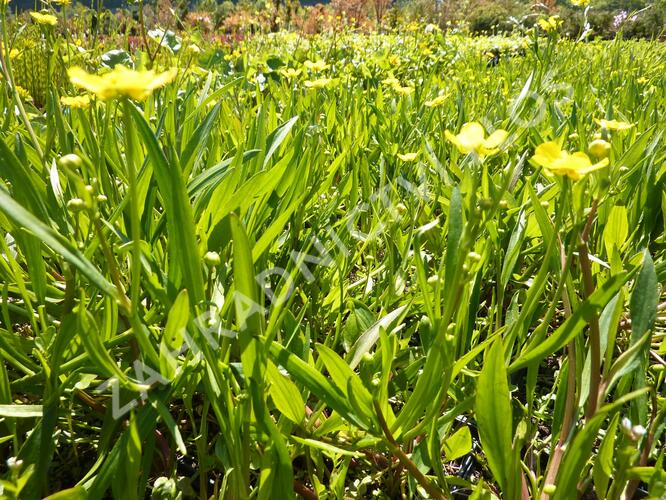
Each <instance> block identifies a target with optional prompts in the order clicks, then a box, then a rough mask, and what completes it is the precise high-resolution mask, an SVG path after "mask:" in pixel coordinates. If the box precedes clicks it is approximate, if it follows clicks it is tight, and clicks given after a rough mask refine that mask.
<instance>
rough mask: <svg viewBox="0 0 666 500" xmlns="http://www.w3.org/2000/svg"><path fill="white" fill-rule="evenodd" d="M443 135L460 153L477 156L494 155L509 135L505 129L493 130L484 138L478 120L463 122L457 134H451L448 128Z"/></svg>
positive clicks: (484, 134) (483, 132)
mask: <svg viewBox="0 0 666 500" xmlns="http://www.w3.org/2000/svg"><path fill="white" fill-rule="evenodd" d="M444 136H445V137H446V138H447V139H448V140H449V141H451V142H452V143H453V145H454V146H455V147H456V148H458V151H460V152H461V153H465V154H468V153H472V152H474V153H476V154H478V155H479V156H488V155H494V154H495V153H497V152H499V147H500V146H501V145H502V144H503V143H504V142H505V141H506V139H507V138H508V137H509V133H508V132H507V131H506V130H501V129H499V130H495V132H493V133H492V134H490V135H489V136H488V138H486V137H485V136H486V133H485V131H484V130H483V126H482V125H481V124H480V123H478V122H470V123H465V124H464V125H463V126H462V128H461V129H460V133H459V134H458V135H453V134H452V133H451V132H449V131H448V130H447V131H446V132H444Z"/></svg>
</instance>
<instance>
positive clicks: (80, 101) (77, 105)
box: [60, 95, 90, 109]
mask: <svg viewBox="0 0 666 500" xmlns="http://www.w3.org/2000/svg"><path fill="white" fill-rule="evenodd" d="M60 104H62V105H63V106H69V107H70V108H72V109H84V108H87V107H88V106H90V97H89V96H87V95H79V96H74V97H69V96H62V97H61V98H60Z"/></svg>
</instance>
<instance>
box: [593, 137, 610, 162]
mask: <svg viewBox="0 0 666 500" xmlns="http://www.w3.org/2000/svg"><path fill="white" fill-rule="evenodd" d="M588 149H589V151H590V154H591V155H592V156H596V157H597V158H606V157H607V156H608V154H609V153H610V149H611V145H610V144H608V142H606V141H604V140H603V139H596V140H594V141H592V142H591V143H590V147H589V148H588Z"/></svg>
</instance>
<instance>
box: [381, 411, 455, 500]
mask: <svg viewBox="0 0 666 500" xmlns="http://www.w3.org/2000/svg"><path fill="white" fill-rule="evenodd" d="M373 404H374V407H375V412H376V413H377V419H378V420H379V425H380V426H381V428H382V432H383V433H384V437H386V441H387V443H386V444H387V445H388V448H389V450H390V452H391V453H392V454H393V456H395V457H396V458H397V459H398V460H400V463H401V464H402V465H403V467H405V469H407V470H408V471H409V473H410V474H411V475H412V476H413V477H414V479H416V481H418V483H419V484H420V485H421V487H422V488H423V489H424V490H425V491H426V492H427V493H428V495H429V496H430V498H435V499H438V500H444V498H446V497H445V496H444V493H443V492H442V491H441V490H440V489H439V488H438V487H437V486H436V485H435V484H434V483H433V482H432V481H430V480H429V479H428V478H427V477H426V476H425V475H424V474H423V473H422V472H421V471H420V470H419V468H418V467H417V466H416V464H415V463H414V462H412V460H411V459H410V458H409V457H408V456H407V455H406V454H405V452H404V451H402V448H400V445H399V444H398V443H397V442H396V440H395V439H394V438H393V435H392V434H391V430H390V429H389V427H388V425H387V424H386V420H385V419H384V415H383V414H382V409H381V408H380V406H379V402H378V401H377V400H374V401H373Z"/></svg>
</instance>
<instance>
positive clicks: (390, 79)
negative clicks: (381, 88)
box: [382, 76, 400, 87]
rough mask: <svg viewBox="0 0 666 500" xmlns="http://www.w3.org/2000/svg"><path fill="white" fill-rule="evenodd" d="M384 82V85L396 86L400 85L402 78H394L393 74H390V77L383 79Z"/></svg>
mask: <svg viewBox="0 0 666 500" xmlns="http://www.w3.org/2000/svg"><path fill="white" fill-rule="evenodd" d="M382 83H383V84H384V85H388V86H389V87H396V86H399V85H400V80H398V79H397V78H394V77H392V76H389V77H388V78H385V79H384V80H382Z"/></svg>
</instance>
